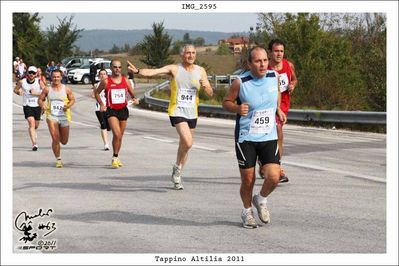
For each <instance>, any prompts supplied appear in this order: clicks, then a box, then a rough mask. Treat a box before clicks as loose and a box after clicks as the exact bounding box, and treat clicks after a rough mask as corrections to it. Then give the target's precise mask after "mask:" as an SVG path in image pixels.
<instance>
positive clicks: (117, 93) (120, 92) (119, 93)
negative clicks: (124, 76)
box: [111, 89, 126, 103]
mask: <svg viewBox="0 0 399 266" xmlns="http://www.w3.org/2000/svg"><path fill="white" fill-rule="evenodd" d="M111 102H112V103H124V102H126V90H125V89H113V90H111Z"/></svg>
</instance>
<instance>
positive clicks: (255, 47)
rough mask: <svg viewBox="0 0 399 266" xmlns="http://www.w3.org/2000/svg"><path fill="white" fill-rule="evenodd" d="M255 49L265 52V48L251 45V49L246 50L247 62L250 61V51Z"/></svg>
mask: <svg viewBox="0 0 399 266" xmlns="http://www.w3.org/2000/svg"><path fill="white" fill-rule="evenodd" d="M255 50H263V51H265V52H266V49H265V48H263V47H262V46H254V47H252V48H251V49H249V50H248V54H247V60H248V62H252V52H253V51H255ZM266 54H267V52H266Z"/></svg>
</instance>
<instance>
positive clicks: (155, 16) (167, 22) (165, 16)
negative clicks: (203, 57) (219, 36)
mask: <svg viewBox="0 0 399 266" xmlns="http://www.w3.org/2000/svg"><path fill="white" fill-rule="evenodd" d="M39 15H40V17H42V20H41V23H40V26H41V29H42V30H46V28H47V27H49V26H50V25H55V26H56V25H58V24H59V22H58V19H57V17H58V18H60V19H63V18H64V17H68V18H69V17H70V16H71V15H73V16H74V18H73V22H74V23H75V25H77V27H78V28H84V29H86V30H92V29H113V30H133V29H151V28H152V27H151V26H152V24H153V22H157V23H159V22H162V21H163V22H164V26H165V28H166V29H182V30H199V31H220V32H248V31H249V28H250V27H251V26H255V25H256V22H258V15H257V13H190V14H188V13H39Z"/></svg>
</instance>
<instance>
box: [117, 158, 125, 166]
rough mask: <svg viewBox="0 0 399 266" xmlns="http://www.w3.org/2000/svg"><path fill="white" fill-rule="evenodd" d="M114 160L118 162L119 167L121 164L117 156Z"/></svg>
mask: <svg viewBox="0 0 399 266" xmlns="http://www.w3.org/2000/svg"><path fill="white" fill-rule="evenodd" d="M116 161H117V162H118V165H119V167H122V166H123V164H122V162H121V159H119V157H116Z"/></svg>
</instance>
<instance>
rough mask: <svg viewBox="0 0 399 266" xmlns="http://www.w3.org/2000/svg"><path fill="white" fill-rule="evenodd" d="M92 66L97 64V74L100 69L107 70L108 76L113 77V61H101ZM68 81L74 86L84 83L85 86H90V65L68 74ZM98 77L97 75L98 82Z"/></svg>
mask: <svg viewBox="0 0 399 266" xmlns="http://www.w3.org/2000/svg"><path fill="white" fill-rule="evenodd" d="M92 64H95V65H96V67H97V74H98V72H99V71H100V69H102V68H103V69H105V70H106V71H107V74H108V75H111V74H112V72H111V60H99V61H94V62H93V63H92ZM68 80H69V81H70V82H71V83H72V84H76V83H78V82H82V83H83V84H89V83H90V82H91V81H90V64H84V65H82V66H80V67H79V68H75V69H72V70H70V71H69V72H68ZM98 80H99V79H98V76H97V75H96V81H98Z"/></svg>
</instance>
